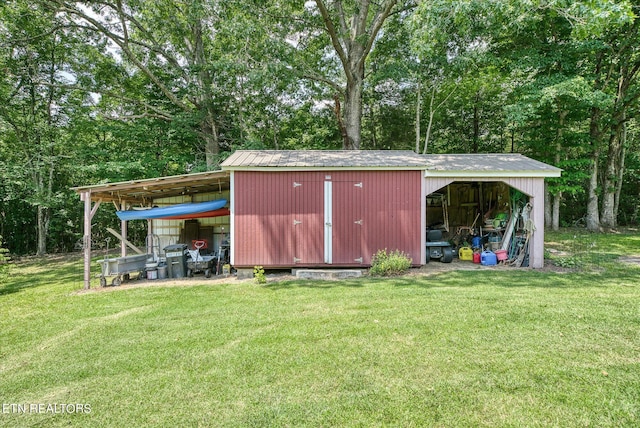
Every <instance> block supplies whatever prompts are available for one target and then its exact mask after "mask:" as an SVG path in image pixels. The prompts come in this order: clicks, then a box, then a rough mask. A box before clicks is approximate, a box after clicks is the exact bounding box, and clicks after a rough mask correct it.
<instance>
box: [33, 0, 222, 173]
mask: <svg viewBox="0 0 640 428" xmlns="http://www.w3.org/2000/svg"><path fill="white" fill-rule="evenodd" d="M42 1H43V3H45V4H46V5H47V6H48V7H49V8H50V9H51V10H52V11H55V13H56V14H57V16H60V17H63V18H64V19H65V20H66V22H65V24H66V27H67V28H68V29H69V30H73V31H85V32H90V33H93V34H98V35H100V36H101V37H104V38H105V39H106V41H107V44H106V46H107V53H108V54H110V55H112V56H113V57H114V58H116V60H118V61H123V62H124V63H125V65H127V66H128V67H129V69H128V70H132V69H133V70H136V71H137V72H139V73H141V74H142V76H144V78H145V79H146V80H147V81H148V84H149V85H152V86H153V88H154V89H155V90H156V91H157V95H158V98H156V99H154V100H150V99H142V98H137V99H132V98H130V97H129V95H130V94H129V93H127V92H126V91H123V90H122V89H121V88H123V86H120V87H117V86H114V87H110V88H109V87H94V88H91V89H92V90H94V91H97V92H101V93H102V95H103V96H110V97H115V98H117V99H119V100H120V101H122V102H123V103H126V104H129V105H136V106H137V109H136V110H135V111H128V112H127V111H121V112H119V113H118V114H120V115H122V116H124V117H127V118H129V119H134V118H140V117H145V118H155V119H161V120H165V121H183V120H185V119H187V120H189V121H191V122H192V123H193V124H194V128H195V130H196V131H197V132H198V135H199V137H200V138H201V139H202V141H204V147H203V149H204V150H203V151H204V153H205V157H206V164H207V165H208V166H209V167H211V166H213V165H214V164H215V162H216V161H217V155H218V153H219V151H220V133H221V129H222V127H223V125H222V123H223V120H222V118H221V117H222V116H223V115H222V112H223V111H224V110H225V107H226V105H225V102H226V100H225V97H224V96H223V95H221V93H220V92H218V91H217V90H216V88H217V84H218V83H219V81H218V80H217V79H216V77H217V76H216V74H215V71H214V69H213V68H212V67H211V64H210V62H211V61H212V58H214V57H215V53H214V51H215V49H214V46H213V40H214V34H215V32H216V26H217V25H218V24H219V23H220V22H221V16H223V13H222V12H221V10H220V9H221V8H222V7H221V5H220V4H217V3H215V2H207V1H203V0H202V1H201V0H197V1H190V2H174V1H170V0H153V1H144V0H143V1H135V2H134V1H121V0H114V1H101V2H75V1H64V0H42ZM128 70H127V68H124V69H123V73H125V75H126V74H127V73H129V74H130V73H131V71H128Z"/></svg>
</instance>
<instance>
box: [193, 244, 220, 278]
mask: <svg viewBox="0 0 640 428" xmlns="http://www.w3.org/2000/svg"><path fill="white" fill-rule="evenodd" d="M205 244H206V242H205V241H195V242H194V243H193V246H194V247H195V250H189V258H188V259H187V276H188V277H189V278H192V277H193V275H194V274H196V273H204V276H205V278H210V277H211V272H212V271H213V265H214V259H215V257H214V256H203V255H202V254H200V249H202V247H204V246H205Z"/></svg>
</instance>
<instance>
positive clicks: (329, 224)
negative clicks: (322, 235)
mask: <svg viewBox="0 0 640 428" xmlns="http://www.w3.org/2000/svg"><path fill="white" fill-rule="evenodd" d="M324 225H325V226H329V227H331V226H333V225H332V224H331V223H329V222H327V223H325V224H324Z"/></svg>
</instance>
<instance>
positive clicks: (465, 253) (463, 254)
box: [458, 247, 473, 260]
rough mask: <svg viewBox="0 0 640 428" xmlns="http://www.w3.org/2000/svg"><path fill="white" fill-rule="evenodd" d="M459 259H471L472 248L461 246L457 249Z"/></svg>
mask: <svg viewBox="0 0 640 428" xmlns="http://www.w3.org/2000/svg"><path fill="white" fill-rule="evenodd" d="M458 258H459V259H460V260H473V250H472V249H471V248H469V247H462V248H460V249H459V250H458Z"/></svg>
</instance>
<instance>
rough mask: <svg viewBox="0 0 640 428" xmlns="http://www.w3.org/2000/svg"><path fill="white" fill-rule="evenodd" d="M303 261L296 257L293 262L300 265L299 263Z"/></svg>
mask: <svg viewBox="0 0 640 428" xmlns="http://www.w3.org/2000/svg"><path fill="white" fill-rule="evenodd" d="M301 260H302V259H299V258H297V257H294V258H293V262H294V263H298V262H300V261H301Z"/></svg>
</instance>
